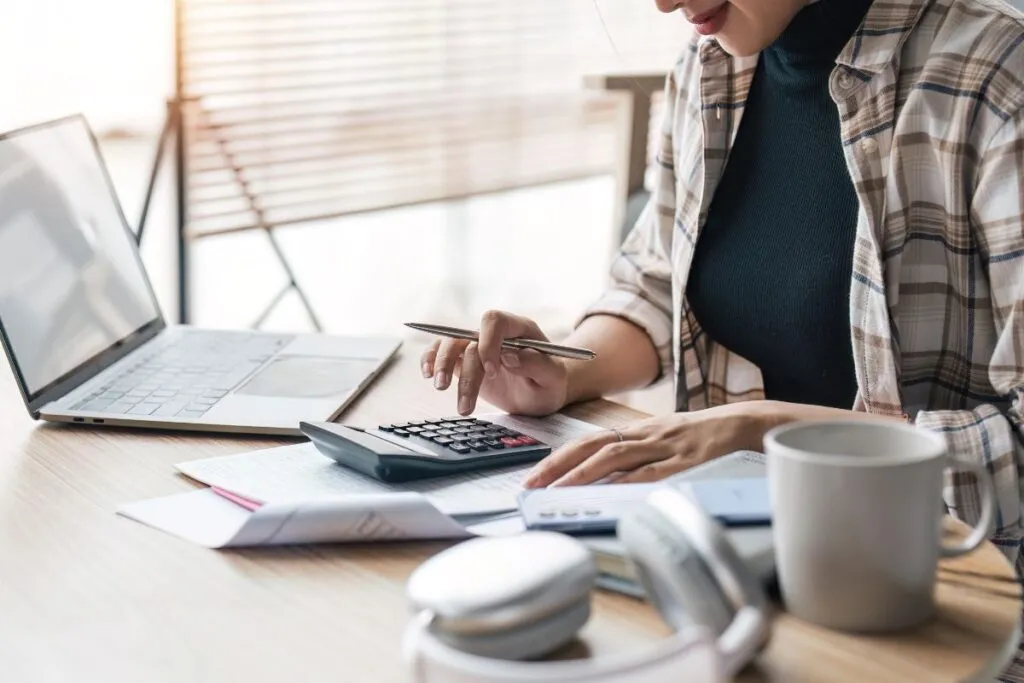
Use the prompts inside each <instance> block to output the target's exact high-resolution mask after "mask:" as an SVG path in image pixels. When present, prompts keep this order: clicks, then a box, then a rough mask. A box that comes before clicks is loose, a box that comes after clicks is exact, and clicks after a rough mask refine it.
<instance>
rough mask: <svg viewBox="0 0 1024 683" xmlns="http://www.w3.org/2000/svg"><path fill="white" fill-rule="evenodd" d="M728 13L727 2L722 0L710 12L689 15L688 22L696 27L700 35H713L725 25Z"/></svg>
mask: <svg viewBox="0 0 1024 683" xmlns="http://www.w3.org/2000/svg"><path fill="white" fill-rule="evenodd" d="M728 14H729V3H727V2H724V3H722V4H721V5H719V6H718V7H716V8H715V9H713V10H711V11H710V12H705V13H704V14H699V15H697V16H695V17H690V23H692V24H693V25H694V26H695V27H696V30H697V33H699V34H701V35H702V36H713V35H714V34H716V33H718V32H719V31H721V30H722V27H723V26H725V19H726V16H727V15H728Z"/></svg>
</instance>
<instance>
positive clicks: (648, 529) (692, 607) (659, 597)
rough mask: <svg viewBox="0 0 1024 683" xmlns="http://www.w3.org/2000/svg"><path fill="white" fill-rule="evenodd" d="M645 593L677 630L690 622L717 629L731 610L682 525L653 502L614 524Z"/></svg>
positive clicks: (728, 619) (725, 623) (728, 618)
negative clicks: (671, 518)
mask: <svg viewBox="0 0 1024 683" xmlns="http://www.w3.org/2000/svg"><path fill="white" fill-rule="evenodd" d="M618 537H619V541H620V542H621V543H622V544H623V546H625V548H626V551H627V553H628V554H629V556H630V559H631V560H632V562H633V564H634V566H635V567H636V570H637V574H638V575H639V578H640V581H641V583H643V585H644V588H645V590H646V591H647V595H648V597H649V598H650V600H651V601H652V602H653V603H654V605H655V607H657V609H658V612H659V613H661V616H662V618H663V619H664V620H665V621H666V622H667V623H668V624H669V625H670V626H671V627H672V628H674V629H675V630H677V631H679V630H681V629H683V628H685V627H687V626H690V625H692V624H693V623H695V622H696V623H698V624H700V625H703V626H706V627H708V628H709V629H711V631H712V632H713V633H714V634H715V635H716V636H719V635H721V634H722V633H723V632H724V631H725V629H726V628H727V627H728V626H729V624H730V623H732V619H733V616H734V610H733V608H732V605H731V604H730V602H729V601H728V600H727V598H726V596H725V595H724V594H723V593H722V589H721V587H720V586H719V585H718V582H717V581H716V580H715V577H714V575H713V574H712V573H711V571H710V570H709V569H708V566H707V564H706V563H705V561H704V559H703V558H702V557H701V554H700V553H699V552H698V551H697V550H696V548H694V546H693V544H692V543H691V542H690V539H689V538H688V537H687V535H686V534H685V532H684V530H682V529H680V528H679V527H678V526H676V525H675V524H673V523H672V522H671V521H670V520H668V519H666V518H665V517H664V516H663V515H662V514H661V512H660V511H659V510H657V509H656V508H654V507H652V506H650V505H647V504H643V505H641V506H639V507H637V508H636V509H635V510H633V511H632V512H630V513H629V514H627V515H625V516H624V517H623V518H622V519H621V520H620V521H619V525H618Z"/></svg>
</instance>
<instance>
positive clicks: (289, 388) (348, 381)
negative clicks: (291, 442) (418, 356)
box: [235, 356, 380, 398]
mask: <svg viewBox="0 0 1024 683" xmlns="http://www.w3.org/2000/svg"><path fill="white" fill-rule="evenodd" d="M379 363H380V361H379V360H376V359H362V358H318V357H310V356H280V357H278V358H275V359H274V360H273V361H271V363H270V365H268V366H267V367H265V368H263V369H262V370H260V371H259V372H258V373H256V374H255V375H253V376H252V378H250V379H249V381H248V382H246V383H245V384H244V385H242V388H241V389H239V390H238V391H237V392H235V393H237V394H243V395H249V396H276V397H278V398H331V397H334V396H344V395H346V394H348V393H349V392H351V391H353V390H355V389H356V388H357V387H358V386H359V385H360V383H361V382H362V381H363V380H365V379H366V378H367V377H368V376H369V375H370V374H371V373H372V372H373V371H374V369H376V367H377V365H378V364H379Z"/></svg>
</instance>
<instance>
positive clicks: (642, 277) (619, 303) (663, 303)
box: [583, 74, 678, 379]
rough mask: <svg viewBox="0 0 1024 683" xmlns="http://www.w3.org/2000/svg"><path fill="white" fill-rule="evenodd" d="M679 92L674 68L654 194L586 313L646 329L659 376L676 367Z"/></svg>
mask: <svg viewBox="0 0 1024 683" xmlns="http://www.w3.org/2000/svg"><path fill="white" fill-rule="evenodd" d="M677 92H678V91H677V87H676V83H675V78H674V75H671V74H670V75H669V77H668V80H667V82H666V85H665V116H664V119H663V123H662V130H661V136H660V138H659V143H658V150H657V155H656V161H655V168H654V176H655V185H654V189H653V191H652V193H651V199H650V201H649V202H648V204H647V206H646V207H645V208H644V210H643V212H642V213H641V215H640V217H639V219H638V220H637V223H636V225H635V226H634V227H633V230H632V231H631V232H630V233H629V235H628V236H627V237H626V239H625V241H624V242H623V244H622V247H621V248H620V250H619V253H618V254H617V256H616V257H615V259H614V260H613V261H612V266H611V284H610V285H609V287H608V289H607V290H605V292H604V293H603V294H602V295H601V297H600V298H599V299H598V300H597V301H596V302H594V303H593V304H592V305H591V306H589V307H588V308H587V310H586V312H585V313H584V315H583V319H586V318H587V317H590V316H592V315H614V316H616V317H619V318H624V319H625V320H628V321H630V322H631V323H633V324H634V325H636V326H638V327H639V328H640V329H642V330H643V331H644V332H646V333H647V336H648V337H650V339H651V342H652V343H653V344H654V348H655V349H656V350H657V352H658V358H659V361H660V365H661V373H660V374H659V379H660V377H661V376H663V375H665V374H666V373H668V372H670V371H671V368H672V300H673V297H672V264H671V259H670V256H671V254H672V232H673V230H672V228H673V222H674V220H675V211H676V208H675V207H676V176H675V166H674V159H673V144H672V131H673V127H674V126H673V122H674V119H675V109H676V99H677Z"/></svg>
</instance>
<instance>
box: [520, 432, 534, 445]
mask: <svg viewBox="0 0 1024 683" xmlns="http://www.w3.org/2000/svg"><path fill="white" fill-rule="evenodd" d="M519 443H521V444H522V445H524V446H534V445H536V444H537V439H535V438H533V437H532V436H527V435H526V434H522V435H520V437H519Z"/></svg>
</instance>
